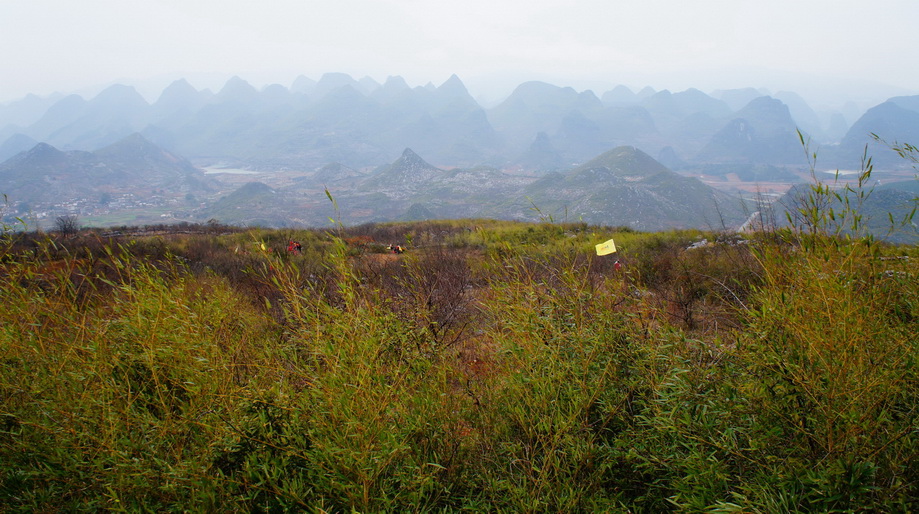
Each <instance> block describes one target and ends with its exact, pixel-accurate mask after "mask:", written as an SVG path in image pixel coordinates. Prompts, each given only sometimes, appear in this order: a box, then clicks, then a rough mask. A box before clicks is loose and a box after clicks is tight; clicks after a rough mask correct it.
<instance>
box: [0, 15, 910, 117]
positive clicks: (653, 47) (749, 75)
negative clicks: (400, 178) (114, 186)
mask: <svg viewBox="0 0 919 514" xmlns="http://www.w3.org/2000/svg"><path fill="white" fill-rule="evenodd" d="M917 15H919V2H916V1H915V0H876V1H874V2H865V1H863V0H858V1H856V0H835V1H831V0H797V1H792V0H772V1H768V0H696V1H692V2H686V1H677V0H643V1H640V2H639V1H635V0H631V1H622V0H576V1H561V0H529V1H523V0H466V1H464V2H442V1H435V0H336V1H334V2H317V1H306V2H304V1H302V0H300V1H292V0H261V1H258V2H255V1H251V0H249V1H240V0H146V1H134V0H80V1H79V2H75V1H73V0H0V102H2V101H8V100H12V99H16V98H19V97H22V96H24V95H25V94H27V93H30V92H31V93H36V94H48V93H51V92H53V91H65V92H67V91H74V90H78V89H80V88H84V87H90V86H101V85H105V84H108V83H112V82H123V83H128V84H135V83H139V82H142V81H145V80H149V79H151V78H159V79H160V82H162V83H163V85H165V84H166V83H168V81H169V80H172V79H174V78H178V77H182V76H186V77H188V78H189V80H190V81H191V82H192V84H193V85H195V86H196V87H199V88H200V87H219V84H221V83H222V82H223V81H225V80H226V78H228V77H229V76H231V75H239V76H240V77H242V78H244V79H246V80H249V81H250V82H252V83H253V85H256V86H261V85H264V84H266V83H269V82H278V83H281V84H284V85H290V83H291V82H292V81H293V79H294V78H295V77H296V76H297V75H300V74H303V75H306V76H308V77H311V78H313V79H318V78H319V77H320V76H321V75H322V74H323V73H325V72H345V73H349V74H351V75H352V76H354V77H355V78H360V77H363V76H365V75H369V76H371V77H372V78H374V79H376V80H378V81H381V82H382V81H383V80H385V79H386V77H387V76H388V75H401V76H403V77H404V78H405V79H406V80H407V81H408V82H409V83H410V84H413V85H423V84H425V83H427V82H429V81H430V82H434V83H435V84H439V83H441V82H443V81H444V80H446V79H447V78H448V77H449V76H450V74H453V73H456V74H457V75H458V76H459V77H460V78H461V79H462V80H463V81H464V82H465V83H466V84H467V85H468V86H469V87H470V89H471V90H472V93H473V94H480V95H485V96H489V95H490V96H492V97H495V96H497V95H499V94H507V93H509V92H510V91H509V89H510V88H511V87H513V86H514V85H516V84H517V83H519V82H522V81H525V80H546V81H549V82H552V83H555V84H557V85H571V86H574V87H576V88H579V89H581V88H587V87H591V88H593V89H595V91H596V92H597V93H598V94H599V93H602V92H603V91H604V90H605V89H604V88H611V87H612V86H614V85H616V84H625V85H628V86H630V87H633V88H640V87H643V86H645V85H650V86H652V87H654V88H656V89H663V88H669V89H671V90H682V89H685V88H688V87H698V88H700V89H703V90H707V91H710V90H712V89H716V88H733V87H769V88H773V89H776V90H778V89H792V90H798V91H801V92H802V93H805V94H807V93H810V98H814V97H815V96H818V97H819V96H820V95H821V94H825V95H826V96H827V97H835V96H838V95H840V94H842V93H846V94H850V95H851V94H855V92H856V89H855V86H856V85H858V84H861V83H876V84H877V85H878V91H882V92H885V93H886V92H887V91H896V92H900V91H902V93H910V94H915V93H916V92H919V66H916V65H915V63H916V60H917V59H916V56H915V51H916V49H917V48H919V31H917V30H915V27H914V26H913V25H914V23H915V20H916V19H919V16H917ZM195 77H198V78H197V80H196V78H195ZM208 77H209V78H208ZM881 85H889V86H893V87H892V88H887V89H883V88H881V87H880V86H881ZM502 88H503V89H502ZM148 94H149V93H148Z"/></svg>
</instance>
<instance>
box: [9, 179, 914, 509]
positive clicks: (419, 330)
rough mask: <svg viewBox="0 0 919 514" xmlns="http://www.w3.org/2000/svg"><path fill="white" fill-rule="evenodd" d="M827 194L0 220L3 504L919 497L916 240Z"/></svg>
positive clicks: (762, 501)
mask: <svg viewBox="0 0 919 514" xmlns="http://www.w3.org/2000/svg"><path fill="white" fill-rule="evenodd" d="M832 194H833V193H832V192H831V191H828V190H825V189H823V188H822V186H819V185H818V186H815V187H814V188H813V189H812V198H813V199H814V203H813V205H814V206H815V207H814V209H812V210H810V211H807V212H804V213H803V214H805V218H806V221H807V222H806V223H801V224H798V225H796V226H794V227H792V228H788V229H772V230H765V231H762V232H758V233H754V234H747V235H744V236H742V237H741V236H738V235H735V234H724V233H715V232H699V231H670V232H658V233H640V232H635V231H632V230H629V229H624V228H614V227H599V226H590V225H587V224H583V223H579V224H558V223H538V224H525V223H512V222H499V221H492V220H471V219H467V220H459V221H440V222H419V223H393V224H373V225H362V226H357V227H350V228H345V227H339V228H338V229H335V230H330V231H312V230H261V229H234V228H232V227H224V226H221V225H219V224H216V223H211V224H209V225H201V226H198V225H186V226H177V227H166V228H156V229H154V228H153V227H149V230H147V231H141V230H140V229H136V228H133V229H132V228H129V227H124V228H122V229H119V230H117V231H111V230H110V231H107V232H102V231H95V230H81V231H79V232H78V233H76V234H66V235H64V234H56V233H51V234H40V233H34V232H22V231H19V232H16V231H13V230H4V232H3V240H2V245H0V275H2V280H0V304H2V305H3V309H0V359H2V366H0V505H3V507H2V510H5V511H9V512H27V511H28V512H33V511H57V510H62V511H70V510H102V509H105V510H115V511H121V510H128V511H185V510H192V511H214V510H220V511H272V512H280V511H287V510H307V511H316V512H348V511H363V512H379V511H461V510H468V511H475V510H479V511H483V510H487V511H527V512H541V511H552V512H570V511H632V512H660V511H671V510H673V511H711V512H789V511H810V512H854V511H903V512H906V511H915V510H917V509H919V500H917V499H919V455H917V451H919V430H917V428H919V410H917V408H919V366H917V364H919V362H917V357H919V354H917V346H919V341H917V338H916V334H917V333H919V269H917V266H916V262H917V259H919V251H917V249H916V247H915V246H892V245H887V244H883V243H880V242H877V241H875V240H874V239H872V238H871V237H870V236H861V235H859V234H858V233H857V231H855V232H853V231H851V230H848V228H851V227H848V228H847V230H846V231H845V232H841V231H839V230H837V227H838V223H837V222H838V221H839V220H848V221H845V223H849V222H850V221H851V218H850V217H847V216H846V214H847V213H848V212H847V213H840V212H835V213H833V214H832V216H830V214H829V213H827V212H825V211H821V210H820V209H819V205H820V203H821V200H822V199H825V197H826V195H832ZM9 228H10V227H7V229H9ZM855 228H856V229H857V226H856V227H855ZM611 237H612V238H614V239H615V241H616V244H617V246H618V247H619V251H618V253H617V254H614V255H612V256H604V257H598V256H596V255H595V254H594V251H593V249H594V245H595V244H597V243H600V242H603V241H605V240H607V239H609V238H611ZM292 240H295V241H298V242H300V243H301V245H302V250H301V251H299V252H289V251H287V248H288V243H289V241H292ZM389 244H396V245H400V246H403V247H405V248H407V251H406V252H405V253H403V254H394V253H391V252H389V251H387V250H386V245H389ZM616 259H618V260H619V261H620V263H621V264H622V267H621V268H619V267H617V266H615V261H616Z"/></svg>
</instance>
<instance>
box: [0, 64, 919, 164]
mask: <svg viewBox="0 0 919 514" xmlns="http://www.w3.org/2000/svg"><path fill="white" fill-rule="evenodd" d="M846 116H847V113H843V112H816V111H814V110H813V109H811V107H810V106H808V105H807V103H806V102H805V101H804V100H803V99H801V97H800V96H798V95H796V94H794V93H791V92H779V93H776V94H775V95H772V96H767V95H765V94H763V93H762V92H760V91H758V90H755V89H752V88H747V89H736V90H726V91H717V92H714V93H712V94H711V95H709V94H706V93H703V92H702V91H699V90H696V89H688V90H686V91H681V92H676V93H672V92H670V91H667V90H663V91H654V90H652V89H650V88H646V89H643V90H642V91H639V92H637V93H633V92H632V91H631V90H629V89H628V88H626V87H624V86H618V87H616V88H614V89H612V90H610V91H607V92H604V93H602V94H600V95H599V96H598V95H597V94H595V93H593V92H592V91H582V92H578V91H575V90H574V89H572V88H569V87H558V86H554V85H551V84H547V83H542V82H526V83H523V84H520V85H519V86H518V87H517V88H516V89H515V90H514V91H513V93H511V94H510V96H508V98H506V99H505V100H504V101H503V102H501V103H500V104H498V105H496V106H494V107H490V108H488V109H486V108H483V107H482V106H480V105H479V104H478V103H477V102H476V101H475V100H474V99H473V98H472V97H471V96H470V94H469V92H468V91H467V90H466V87H465V86H464V85H463V83H462V81H461V80H460V79H459V78H458V77H456V76H455V75H454V76H452V77H450V79H448V80H447V81H446V82H444V83H443V84H441V85H440V86H434V85H432V84H428V85H427V86H424V87H410V86H409V85H408V84H406V82H405V81H404V80H403V79H402V78H400V77H390V78H389V79H388V80H387V81H386V82H385V83H383V84H379V83H377V82H375V81H373V80H371V79H361V80H355V79H353V78H352V77H350V76H348V75H346V74H342V73H330V74H326V75H323V76H322V77H321V78H320V80H318V81H313V80H310V79H308V78H306V77H300V78H298V79H297V80H296V81H294V83H293V84H292V85H291V86H290V87H285V86H281V85H272V86H268V87H265V88H263V89H262V90H257V89H255V88H254V87H252V86H251V85H250V84H248V83H247V82H245V81H244V80H242V79H240V78H238V77H234V78H232V79H230V80H229V81H228V82H227V83H226V84H225V85H224V86H223V88H222V89H220V91H217V92H216V93H213V92H211V91H209V90H203V91H199V90H196V89H195V88H193V87H192V86H191V85H190V84H189V83H188V82H187V81H184V80H179V81H176V82H174V83H173V84H171V85H170V86H168V87H167V88H166V89H165V90H163V92H162V94H161V95H160V97H159V98H158V99H157V100H156V101H155V102H153V103H152V104H151V103H148V102H147V101H146V100H144V98H143V97H142V96H141V95H140V94H139V93H137V91H136V90H134V88H132V87H129V86H125V85H115V86H111V87H109V88H107V89H105V90H104V91H102V92H101V93H100V94H98V95H97V96H96V97H94V98H91V99H89V100H86V99H84V98H82V97H80V96H77V95H70V96H56V97H50V98H45V99H42V98H38V97H35V96H29V97H26V98H25V99H23V100H21V101H18V102H13V103H9V104H6V105H3V106H0V161H2V160H5V159H7V158H9V157H12V156H13V155H15V154H16V153H18V152H20V151H23V150H26V149H28V148H31V146H32V145H34V144H35V143H37V142H44V143H48V144H50V145H52V146H54V147H56V148H59V149H61V150H65V151H66V150H82V151H94V150H97V149H99V148H101V147H103V146H106V145H109V144H112V143H114V142H115V141H118V140H120V139H122V138H124V137H126V136H128V135H130V134H133V133H135V132H139V133H141V134H143V135H144V137H145V138H147V139H148V140H150V141H151V142H153V143H155V144H157V145H159V146H161V147H162V148H165V149H167V150H168V151H170V152H173V153H175V154H178V155H183V156H185V157H187V158H188V159H189V160H190V161H192V162H194V163H196V164H199V165H212V164H224V165H231V166H234V167H241V168H248V169H258V170H275V171H278V170H280V171H283V170H285V169H287V170H301V171H313V170H316V169H318V168H319V167H322V166H325V165H327V164H328V163H331V162H336V163H341V165H343V166H346V167H348V168H350V169H354V170H360V169H366V168H375V167H378V166H381V165H385V164H386V163H388V162H391V161H392V160H393V159H394V158H396V157H397V156H398V155H400V153H401V152H402V150H403V149H405V148H412V149H414V150H415V151H416V152H418V153H419V154H420V155H424V156H425V157H426V159H428V160H429V161H430V162H433V163H435V164H436V165H437V166H439V167H442V168H453V167H464V168H470V167H474V166H480V165H485V166H490V167H494V168H498V169H505V170H506V169H517V170H524V171H534V172H549V171H553V170H559V169H568V168H570V167H572V166H575V165H579V164H583V163H585V162H587V161H588V160H589V159H592V158H593V157H595V156H597V155H599V154H601V153H603V152H606V151H608V150H610V149H612V148H616V147H618V146H634V147H636V148H638V149H640V150H642V151H643V152H645V153H647V154H649V155H651V156H654V157H655V158H656V159H657V160H660V161H661V162H664V163H666V164H667V165H668V166H669V167H671V168H672V169H674V170H675V171H684V170H685V171H687V172H688V173H695V172H699V173H709V174H719V173H724V172H725V171H724V166H725V165H732V166H739V167H746V168H747V169H749V168H757V169H761V170H762V169H776V170H779V171H780V170H781V169H789V168H800V167H802V166H804V165H806V159H805V152H804V150H803V149H802V148H801V145H800V142H799V140H798V136H797V133H796V129H800V130H802V131H803V132H804V133H805V134H806V135H807V136H808V137H809V138H811V139H812V140H813V142H814V143H815V144H819V145H820V148H821V150H820V154H821V163H822V165H825V166H837V167H843V168H849V167H853V166H856V165H857V164H858V161H859V158H860V156H861V155H862V154H863V153H864V148H865V145H868V144H871V145H873V143H872V141H873V140H872V138H871V134H872V133H875V134H878V135H879V136H881V137H882V138H884V139H886V140H888V141H892V140H899V141H915V140H916V139H915V138H916V137H917V135H919V97H898V98H891V99H890V100H889V101H887V102H885V103H883V104H881V105H878V106H876V107H874V108H871V109H869V110H868V111H867V112H865V113H864V115H863V116H861V117H860V118H858V119H847V118H846ZM872 152H873V153H875V154H876V162H877V163H882V164H884V165H885V166H900V165H902V163H901V162H900V161H899V160H898V159H897V158H896V157H895V155H894V154H893V153H892V152H890V151H889V150H887V149H886V148H884V147H877V146H872ZM770 167H771V168H770ZM762 178H768V177H762Z"/></svg>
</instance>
